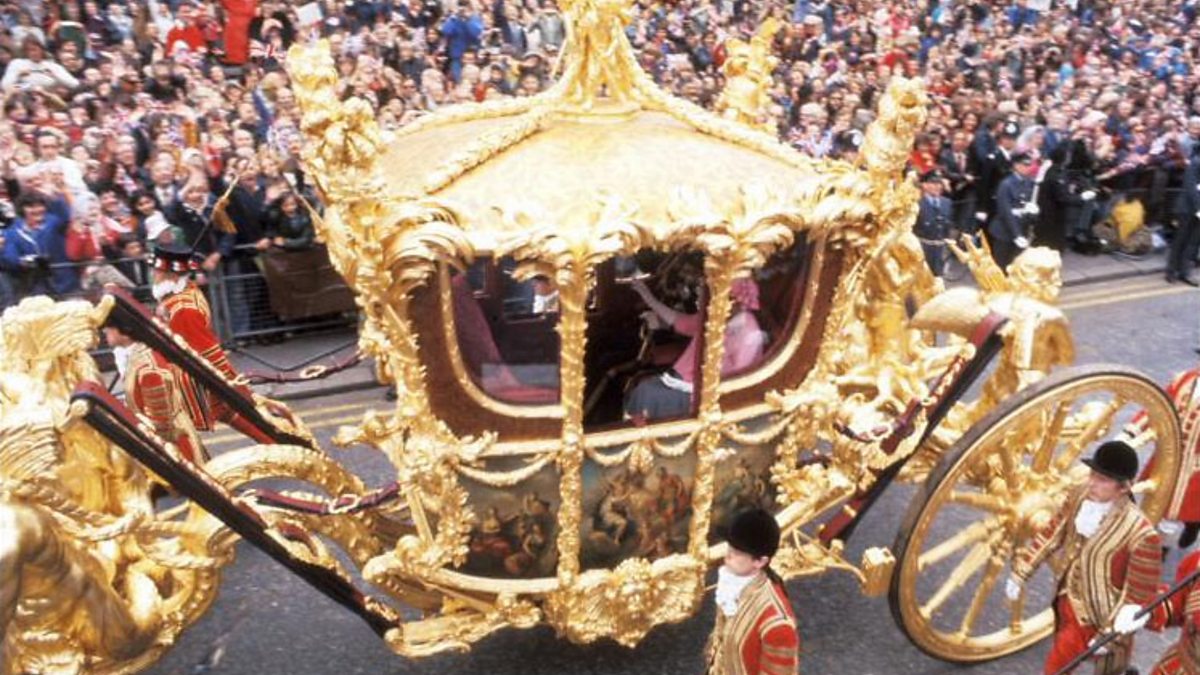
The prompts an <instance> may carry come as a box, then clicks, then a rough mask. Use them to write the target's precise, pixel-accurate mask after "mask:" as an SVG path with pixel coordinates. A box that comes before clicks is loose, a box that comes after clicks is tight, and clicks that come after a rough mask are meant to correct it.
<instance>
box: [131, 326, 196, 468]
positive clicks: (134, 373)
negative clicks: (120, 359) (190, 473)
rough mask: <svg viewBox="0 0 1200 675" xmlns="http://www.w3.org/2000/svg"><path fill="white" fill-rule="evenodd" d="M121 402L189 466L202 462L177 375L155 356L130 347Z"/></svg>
mask: <svg viewBox="0 0 1200 675" xmlns="http://www.w3.org/2000/svg"><path fill="white" fill-rule="evenodd" d="M125 399H126V402H127V403H128V404H129V407H130V408H131V409H133V411H134V412H136V413H138V414H139V415H141V416H142V418H144V419H145V420H147V421H149V423H150V425H151V426H152V427H153V428H154V432H155V433H156V434H158V436H159V437H160V438H162V439H163V440H165V441H168V442H170V443H173V444H174V445H175V447H176V448H178V449H179V453H180V454H181V455H183V457H184V458H185V459H187V460H188V461H191V462H196V461H203V460H204V458H205V457H204V446H203V445H201V443H200V438H199V436H197V434H196V427H195V425H194V424H192V418H191V415H190V414H189V412H188V409H187V406H186V404H185V403H184V396H183V387H181V386H180V383H179V380H178V378H177V371H176V369H175V368H174V367H172V366H171V364H170V363H169V362H167V360H166V359H164V358H163V357H162V355H160V354H159V353H158V352H155V351H154V350H152V349H150V348H149V347H147V346H146V345H144V344H141V343H134V344H133V346H131V347H130V349H129V358H128V361H127V362H126V366H125Z"/></svg>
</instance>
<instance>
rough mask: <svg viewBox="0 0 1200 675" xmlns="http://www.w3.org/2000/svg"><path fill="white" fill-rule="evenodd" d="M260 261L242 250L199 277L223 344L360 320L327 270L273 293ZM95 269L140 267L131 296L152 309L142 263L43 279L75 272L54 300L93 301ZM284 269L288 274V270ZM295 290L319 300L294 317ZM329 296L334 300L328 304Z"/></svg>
mask: <svg viewBox="0 0 1200 675" xmlns="http://www.w3.org/2000/svg"><path fill="white" fill-rule="evenodd" d="M322 252H323V249H322ZM305 254H306V252H296V253H293V252H290V251H283V250H280V249H274V250H271V251H269V252H268V253H266V254H265V255H268V256H273V257H274V258H273V260H274V261H275V262H277V263H278V262H279V261H280V260H282V261H284V262H285V263H286V261H287V259H288V258H287V257H288V256H293V255H295V256H302V255H305ZM262 255H263V254H258V252H257V251H254V249H253V247H241V248H240V250H238V251H237V252H236V254H235V255H234V256H232V257H231V258H230V259H227V260H223V261H222V263H221V266H220V268H219V269H217V270H216V271H215V272H214V273H212V274H204V275H203V282H202V285H201V287H202V288H203V289H204V292H205V296H206V297H207V298H208V301H209V305H210V307H211V308H212V314H213V315H212V320H213V328H214V330H215V332H216V333H217V335H218V336H220V337H221V340H222V342H223V343H225V344H227V345H230V346H234V345H239V344H241V343H244V342H245V341H249V340H256V339H274V338H285V337H287V336H289V335H291V334H295V333H302V332H313V331H320V330H334V329H337V328H352V327H354V326H355V325H356V323H357V321H358V316H357V311H356V309H355V307H354V304H353V297H352V295H351V293H350V290H349V289H348V288H346V287H345V285H344V282H342V281H341V279H340V278H339V277H336V275H335V274H334V273H333V272H332V270H331V269H325V270H314V269H313V268H312V267H311V266H310V265H308V264H304V265H300V266H299V267H300V269H298V270H294V271H293V273H292V274H291V276H288V277H284V278H282V279H279V278H277V279H276V280H275V284H274V287H272V284H271V280H270V279H268V275H264V273H263V265H262V260H261V258H262ZM281 256H282V258H280V257H281ZM305 260H307V259H305ZM96 265H109V266H111V267H112V268H113V269H115V270H118V271H119V270H121V269H122V268H123V267H124V268H126V269H128V268H129V267H132V266H141V269H142V274H140V275H135V276H138V277H140V279H141V280H142V282H141V283H136V282H135V283H134V285H133V287H132V288H131V289H130V292H131V293H132V294H133V295H134V296H135V297H136V298H138V299H139V300H141V301H142V302H143V303H145V304H146V305H147V306H148V307H150V308H151V309H153V308H154V307H155V306H156V303H155V301H154V297H153V294H152V292H151V275H150V270H149V268H148V266H147V265H146V263H145V259H144V258H123V259H119V260H103V261H85V262H65V263H53V264H51V265H50V266H49V267H48V270H47V271H46V272H44V273H45V274H48V275H53V274H54V273H55V272H59V271H61V270H63V269H69V270H74V271H76V273H78V274H79V276H80V278H81V285H80V287H79V289H78V290H76V291H72V292H70V293H64V294H58V295H56V296H55V297H56V299H59V300H69V299H94V298H95V297H96V296H98V295H99V294H100V293H101V292H102V289H101V288H100V284H99V282H97V283H96V284H94V285H91V286H88V285H87V281H86V280H84V279H83V277H84V273H85V270H86V269H87V268H89V267H93V266H96ZM276 267H278V265H276ZM284 267H285V268H286V264H285V265H284ZM318 272H319V273H320V274H321V275H322V276H321V278H320V279H318V280H317V286H316V287H315V288H313V287H312V286H313V284H311V283H310V284H307V286H308V287H309V288H306V284H305V283H304V281H305V279H307V278H308V277H309V276H310V274H316V273H318ZM276 277H278V275H276ZM126 278H128V275H126ZM297 278H298V279H299V281H297ZM131 281H133V280H131ZM310 281H311V279H310ZM334 285H340V288H334V287H333V286H334ZM293 290H295V291H296V294H298V293H299V292H300V291H302V290H306V291H307V292H308V293H309V295H314V296H317V298H318V299H317V301H315V302H314V301H312V300H311V299H310V300H309V301H308V302H307V303H306V304H304V305H302V306H300V308H299V311H298V312H297V308H296V307H294V306H289V305H294V304H295V303H294V302H290V296H291V295H292V294H291V293H290V292H291V291H293ZM331 295H332V296H336V297H332V298H331V297H330V296H331ZM272 299H275V301H276V303H277V304H281V305H283V306H287V309H288V310H290V311H291V315H290V316H287V318H281V317H280V316H279V312H277V311H276V310H277V309H278V308H277V307H273V306H272ZM18 301H19V298H18ZM327 308H332V311H329V312H326V313H322V314H312V312H321V311H323V310H324V309H327ZM305 310H308V312H307V313H308V314H309V315H304V314H306V311H305ZM285 314H287V312H285ZM96 354H97V355H98V356H101V357H104V356H106V354H107V348H101V349H100V350H98V351H97V352H96Z"/></svg>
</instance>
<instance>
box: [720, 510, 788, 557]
mask: <svg viewBox="0 0 1200 675" xmlns="http://www.w3.org/2000/svg"><path fill="white" fill-rule="evenodd" d="M729 545H730V546H732V547H733V548H736V549H737V550H739V551H741V552H743V553H749V554H750V555H752V556H754V557H755V558H770V557H771V556H773V555H775V552H776V551H778V550H779V523H777V522H775V516H772V515H771V514H769V513H767V512H766V511H764V510H762V509H751V510H749V511H743V512H741V513H739V514H738V515H737V517H736V518H734V519H733V525H731V526H730V528H729Z"/></svg>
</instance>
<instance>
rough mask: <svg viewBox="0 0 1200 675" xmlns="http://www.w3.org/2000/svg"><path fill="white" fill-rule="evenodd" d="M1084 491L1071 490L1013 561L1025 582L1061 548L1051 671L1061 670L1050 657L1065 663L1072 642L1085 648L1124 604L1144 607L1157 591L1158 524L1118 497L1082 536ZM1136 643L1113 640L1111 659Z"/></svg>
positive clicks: (1120, 656) (1119, 657)
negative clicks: (1091, 532) (1077, 524)
mask: <svg viewBox="0 0 1200 675" xmlns="http://www.w3.org/2000/svg"><path fill="white" fill-rule="evenodd" d="M1085 495H1086V487H1082V486H1081V487H1080V488H1077V489H1076V490H1075V491H1074V492H1072V493H1071V495H1070V496H1069V497H1068V499H1067V502H1066V504H1065V505H1064V507H1063V508H1062V509H1061V510H1060V511H1059V512H1058V513H1057V514H1055V515H1054V517H1053V518H1052V519H1051V520H1050V523H1048V524H1047V526H1046V527H1045V528H1043V529H1042V530H1040V531H1039V532H1037V533H1036V534H1035V535H1034V536H1033V538H1032V539H1031V540H1030V542H1029V544H1028V545H1027V546H1026V547H1025V548H1024V549H1023V550H1021V551H1019V552H1018V554H1017V559H1016V563H1015V564H1014V566H1013V574H1014V576H1016V577H1017V578H1018V579H1020V580H1021V581H1022V582H1024V581H1028V579H1029V577H1030V576H1032V574H1033V572H1034V570H1036V569H1037V568H1038V566H1039V565H1041V564H1042V563H1043V562H1044V561H1045V560H1046V559H1047V558H1049V557H1050V556H1051V555H1052V554H1054V553H1056V552H1057V553H1058V554H1059V555H1061V556H1062V559H1063V561H1064V567H1063V573H1062V576H1061V577H1059V579H1058V592H1057V597H1058V599H1057V600H1056V603H1055V606H1056V612H1057V621H1056V622H1055V638H1054V640H1055V644H1054V646H1053V647H1052V648H1051V654H1050V657H1049V660H1048V662H1047V668H1046V670H1047V672H1055V670H1057V668H1052V667H1051V664H1050V661H1051V660H1055V659H1063V660H1064V662H1065V661H1069V660H1070V659H1071V658H1073V657H1074V656H1075V654H1072V653H1068V652H1070V651H1072V650H1073V649H1071V648H1068V647H1067V646H1068V645H1075V646H1078V647H1079V651H1083V650H1084V649H1086V648H1087V642H1088V640H1090V639H1091V637H1093V636H1095V635H1096V634H1097V633H1099V632H1103V631H1106V630H1108V629H1109V628H1111V626H1112V621H1113V619H1114V618H1115V617H1116V614H1117V610H1118V609H1120V608H1121V606H1122V605H1125V604H1130V603H1132V604H1137V605H1143V606H1144V605H1147V604H1149V603H1150V601H1152V600H1153V599H1154V598H1155V596H1156V595H1157V594H1158V586H1159V575H1160V574H1161V573H1162V557H1161V556H1162V548H1161V545H1162V541H1161V539H1160V537H1159V534H1158V531H1157V530H1156V529H1155V528H1154V525H1152V524H1151V523H1150V521H1149V520H1148V519H1147V518H1146V516H1145V515H1144V514H1143V513H1142V511H1141V509H1139V508H1138V507H1137V504H1135V503H1134V502H1133V501H1131V500H1129V499H1126V498H1120V499H1118V500H1117V501H1116V502H1115V503H1114V504H1113V506H1112V508H1111V509H1110V510H1109V512H1108V513H1107V514H1105V516H1104V519H1103V520H1102V521H1101V522H1100V526H1099V529H1098V530H1097V531H1096V533H1095V534H1094V535H1092V536H1091V537H1084V536H1083V535H1081V534H1079V532H1077V531H1076V529H1075V515H1076V513H1078V512H1079V506H1080V504H1081V503H1082V502H1083V498H1084V496H1085ZM1132 644H1133V643H1132V636H1130V637H1129V638H1126V639H1122V640H1118V641H1115V642H1113V643H1111V645H1112V650H1111V655H1110V659H1111V660H1113V661H1114V662H1117V663H1120V662H1125V661H1127V660H1128V657H1129V650H1130V649H1131V648H1132ZM1076 653H1078V652H1076ZM1122 672H1123V671H1122Z"/></svg>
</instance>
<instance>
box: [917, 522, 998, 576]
mask: <svg viewBox="0 0 1200 675" xmlns="http://www.w3.org/2000/svg"><path fill="white" fill-rule="evenodd" d="M991 522H992V521H991V520H983V521H979V522H977V523H972V524H971V525H969V526H967V527H966V528H965V529H963V530H961V531H960V532H959V533H958V534H956V535H954V536H953V537H950V538H949V539H947V540H946V541H943V542H942V543H940V544H938V545H937V546H934V547H933V548H931V549H929V550H928V551H926V552H924V553H922V554H921V557H920V558H918V559H917V569H918V570H920V571H924V570H925V569H926V568H928V567H930V566H932V565H936V564H938V563H939V562H941V561H942V560H945V559H946V558H947V557H949V556H951V555H953V554H954V553H955V552H957V551H959V550H962V549H964V548H966V547H967V546H970V545H971V544H977V543H979V542H981V541H983V540H984V539H987V536H988V527H989V524H990V523H991Z"/></svg>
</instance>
